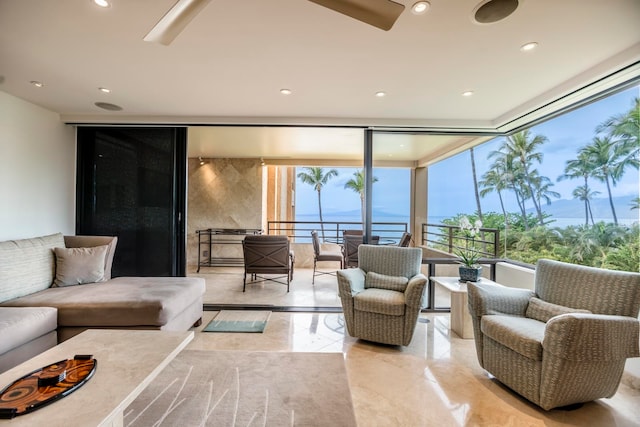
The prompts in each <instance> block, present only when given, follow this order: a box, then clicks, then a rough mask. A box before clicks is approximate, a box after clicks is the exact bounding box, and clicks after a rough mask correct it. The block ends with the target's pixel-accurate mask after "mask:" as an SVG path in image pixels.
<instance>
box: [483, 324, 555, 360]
mask: <svg viewBox="0 0 640 427" xmlns="http://www.w3.org/2000/svg"><path fill="white" fill-rule="evenodd" d="M480 328H481V330H482V333H483V334H485V335H486V336H487V337H489V338H491V339H492V340H494V341H496V342H498V343H500V344H502V345H503V346H505V347H507V348H510V349H512V350H513V351H516V352H518V353H520V354H521V355H523V356H524V357H526V358H528V359H532V360H537V361H541V360H542V340H543V339H544V329H545V324H544V323H543V322H540V321H538V320H535V319H529V318H527V317H517V316H503V315H497V314H494V315H487V316H482V320H481V325H480Z"/></svg>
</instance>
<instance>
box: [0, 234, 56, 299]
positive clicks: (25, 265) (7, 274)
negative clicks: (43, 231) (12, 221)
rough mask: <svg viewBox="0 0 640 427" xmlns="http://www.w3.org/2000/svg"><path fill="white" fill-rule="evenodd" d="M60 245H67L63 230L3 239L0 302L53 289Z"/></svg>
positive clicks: (0, 261) (0, 254) (0, 247)
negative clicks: (56, 258)
mask: <svg viewBox="0 0 640 427" xmlns="http://www.w3.org/2000/svg"><path fill="white" fill-rule="evenodd" d="M56 247H64V237H63V236H62V234H61V233H58V234H52V235H49V236H42V237H34V238H32V239H21V240H7V241H4V242H0V265H1V266H2V268H0V302H2V301H7V300H11V299H14V298H18V297H22V296H24V295H29V294H32V293H35V292H38V291H42V290H44V289H47V288H49V287H50V286H51V284H52V283H53V278H54V276H55V268H56V263H55V256H54V254H53V249H54V248H56Z"/></svg>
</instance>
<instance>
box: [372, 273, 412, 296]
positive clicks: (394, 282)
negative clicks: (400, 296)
mask: <svg viewBox="0 0 640 427" xmlns="http://www.w3.org/2000/svg"><path fill="white" fill-rule="evenodd" d="M407 283H409V279H407V278H406V277H403V276H386V275H384V274H379V273H375V272H373V271H369V272H368V273H367V276H366V277H365V279H364V287H365V288H377V289H388V290H390V291H398V292H404V290H405V289H406V288H407Z"/></svg>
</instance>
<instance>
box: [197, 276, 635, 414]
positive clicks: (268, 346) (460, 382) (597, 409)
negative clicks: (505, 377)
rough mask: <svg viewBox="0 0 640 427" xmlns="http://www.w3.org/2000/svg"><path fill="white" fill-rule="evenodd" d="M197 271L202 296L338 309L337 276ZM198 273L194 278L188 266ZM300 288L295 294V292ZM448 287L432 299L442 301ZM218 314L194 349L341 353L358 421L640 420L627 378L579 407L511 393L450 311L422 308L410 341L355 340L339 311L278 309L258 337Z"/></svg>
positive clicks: (207, 318) (226, 301) (210, 315)
mask: <svg viewBox="0 0 640 427" xmlns="http://www.w3.org/2000/svg"><path fill="white" fill-rule="evenodd" d="M213 270H214V269H211V270H209V271H204V269H203V271H201V274H197V275H198V276H201V277H204V278H205V279H206V281H207V295H206V299H205V301H206V302H210V303H218V304H222V303H224V304H238V303H240V304H273V305H293V306H303V305H314V304H318V305H323V306H339V304H340V303H339V299H338V298H337V295H336V293H335V278H334V277H330V276H323V277H321V278H320V279H316V285H315V286H314V287H311V286H310V283H309V282H310V277H311V276H310V274H311V270H307V272H306V273H305V272H304V271H298V270H296V275H295V277H296V280H297V281H298V283H297V284H295V285H292V288H291V289H292V291H291V292H289V294H287V292H286V288H285V287H284V286H283V285H277V284H272V283H269V282H267V284H256V285H248V286H251V287H250V288H248V289H247V292H245V293H243V292H242V273H241V270H239V269H235V270H234V269H227V270H225V269H221V268H216V269H215V270H216V271H213ZM192 275H194V276H195V275H196V274H195V273H192ZM294 290H296V291H297V292H294ZM447 298H448V297H447V296H446V295H445V294H443V295H441V296H439V297H437V298H436V301H438V300H440V299H442V302H443V303H444V304H446V302H447ZM215 314H216V312H213V311H208V312H205V316H204V319H203V325H202V326H200V327H199V328H196V338H195V339H194V340H193V341H192V343H191V344H189V346H188V348H189V349H194V350H254V351H300V352H342V353H343V355H344V359H345V363H346V367H347V373H348V376H349V383H350V386H351V395H352V399H353V404H354V409H355V413H356V419H357V421H358V425H361V426H367V427H369V426H372V427H373V426H384V427H391V426H402V427H412V426H548V427H551V426H589V427H591V426H595V427H597V426H602V427H605V426H617V427H623V426H640V409H638V408H640V390H637V389H632V388H630V387H628V386H627V385H625V384H621V385H620V388H619V389H618V392H617V394H616V395H615V396H614V397H613V398H611V399H600V400H598V401H595V402H591V403H587V404H585V405H584V406H583V407H582V408H580V409H577V410H574V411H564V410H552V411H548V412H545V411H543V410H541V409H539V408H538V407H536V406H534V405H532V404H530V403H528V402H527V401H526V400H524V399H522V398H520V397H518V395H516V394H514V393H513V392H511V391H509V390H508V389H507V388H505V387H504V386H502V385H501V384H500V383H498V382H497V381H496V380H494V379H492V378H490V377H489V376H488V374H487V373H486V372H485V371H484V370H483V369H482V368H480V366H479V365H478V361H477V359H476V354H475V347H474V343H473V340H464V339H460V338H458V337H457V335H455V334H451V333H450V331H449V315H448V314H435V313H429V314H423V315H421V319H426V320H428V321H429V322H428V323H423V322H422V321H421V322H419V323H418V325H417V328H416V332H415V335H414V338H413V341H412V343H411V345H409V346H408V347H395V346H385V345H378V344H374V343H370V342H366V341H362V340H357V339H355V338H352V337H350V336H349V335H348V334H347V333H346V332H345V329H344V324H343V318H342V315H341V314H339V313H286V312H273V313H272V314H271V318H270V320H269V322H268V324H267V327H266V329H265V332H264V333H262V334H242V333H236V334H234V333H205V332H200V331H201V329H202V328H203V327H204V326H205V325H206V324H207V323H208V322H209V321H210V320H211V319H212V318H213V317H214V316H215Z"/></svg>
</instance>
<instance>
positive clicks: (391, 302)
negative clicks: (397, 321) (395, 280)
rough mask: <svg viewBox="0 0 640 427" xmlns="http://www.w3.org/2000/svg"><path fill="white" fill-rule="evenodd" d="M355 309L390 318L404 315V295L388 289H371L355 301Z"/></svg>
mask: <svg viewBox="0 0 640 427" xmlns="http://www.w3.org/2000/svg"><path fill="white" fill-rule="evenodd" d="M353 300H354V301H353V308H355V309H356V310H359V311H367V312H370V313H378V314H386V315H390V316H403V315H404V294H403V293H402V292H396V291H391V290H388V289H377V288H369V289H365V290H364V291H362V292H360V293H358V294H357V295H356V296H355V297H354V299H353Z"/></svg>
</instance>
